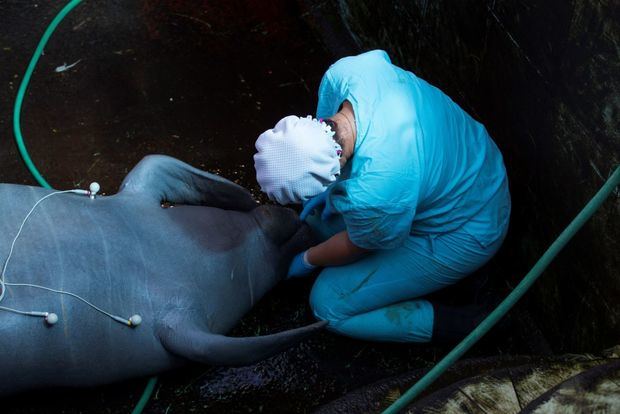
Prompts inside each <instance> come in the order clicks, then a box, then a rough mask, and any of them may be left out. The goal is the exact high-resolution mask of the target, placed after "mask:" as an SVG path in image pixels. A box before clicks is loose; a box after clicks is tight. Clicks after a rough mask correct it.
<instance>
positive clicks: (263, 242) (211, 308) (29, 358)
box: [0, 155, 324, 395]
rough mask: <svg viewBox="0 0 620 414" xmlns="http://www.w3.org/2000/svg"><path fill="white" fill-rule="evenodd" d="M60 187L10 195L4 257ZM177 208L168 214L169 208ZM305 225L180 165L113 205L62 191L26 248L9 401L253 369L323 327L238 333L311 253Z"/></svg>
mask: <svg viewBox="0 0 620 414" xmlns="http://www.w3.org/2000/svg"><path fill="white" fill-rule="evenodd" d="M50 192H51V190H47V189H43V188H38V187H28V186H21V185H11V184H0V258H1V259H0V260H2V261H1V263H2V264H3V265H4V262H5V260H6V257H7V255H8V252H9V249H10V245H11V242H12V241H13V238H14V237H15V235H16V233H17V231H18V228H19V225H20V224H21V223H22V221H23V219H24V217H25V216H26V214H27V213H28V211H29V210H30V209H31V208H32V206H33V205H34V204H35V202H36V201H37V200H39V199H40V198H41V197H43V196H45V195H46V194H49V193H50ZM163 201H169V202H172V203H176V205H175V206H174V207H172V208H162V207H161V203H162V202H163ZM300 226H301V224H300V222H299V219H298V217H297V215H296V214H295V213H294V212H293V211H291V210H289V209H285V208H281V207H276V206H261V207H257V204H256V203H255V201H254V200H253V199H252V197H251V195H250V194H249V192H247V191H246V190H245V189H243V188H242V187H240V186H238V185H236V184H234V183H231V182H230V181H227V180H225V179H223V178H221V177H218V176H216V175H212V174H209V173H206V172H203V171H201V170H198V169H195V168H193V167H191V166H189V165H187V164H185V163H182V162H181V161H179V160H176V159H174V158H170V157H167V156H161V155H153V156H148V157H146V158H144V159H143V160H142V161H141V162H140V163H139V164H138V165H137V166H136V167H135V168H134V169H133V170H132V171H131V172H130V173H129V175H128V176H127V177H126V178H125V180H124V181H123V183H122V185H121V188H120V191H119V192H118V193H117V194H116V195H113V196H107V197H96V198H95V199H94V200H92V199H90V198H89V197H87V196H83V195H77V194H58V195H54V196H51V197H50V198H48V199H46V200H44V201H43V202H42V203H41V204H40V205H39V206H38V207H37V209H35V211H34V212H33V214H32V215H31V217H30V219H29V220H28V221H27V222H26V224H25V226H24V228H23V230H22V233H21V236H20V237H19V238H18V240H17V242H16V244H15V250H14V252H13V256H12V258H11V260H10V262H9V264H8V267H7V271H6V281H7V282H12V283H32V284H37V285H43V286H46V287H50V288H53V289H60V290H66V291H70V292H73V293H75V294H78V295H80V296H82V297H84V298H85V299H87V300H89V301H90V302H92V303H93V304H95V305H96V306H98V307H100V308H102V309H104V310H106V311H107V312H109V313H111V314H114V315H119V316H122V317H125V318H127V319H128V318H129V317H130V316H132V315H134V314H139V315H140V316H141V317H142V320H143V321H142V324H140V325H139V326H137V327H133V328H132V327H128V326H126V325H123V324H121V323H119V322H116V321H114V320H112V319H110V318H109V317H107V316H105V315H102V314H101V313H99V312H97V311H95V310H94V309H92V308H90V307H89V306H87V305H86V304H84V303H82V302H80V301H79V300H77V299H75V298H73V297H70V296H67V295H61V294H57V293H52V292H47V291H43V290H40V289H35V288H32V287H23V286H7V291H6V296H5V298H4V300H3V301H2V302H1V303H0V305H2V306H6V307H10V308H16V309H20V310H25V311H32V310H34V311H47V312H54V313H56V314H57V315H58V317H59V321H58V323H57V324H56V325H53V326H49V325H47V324H46V323H45V321H44V320H43V318H39V317H32V316H24V315H17V314H14V313H10V312H7V311H0V395H6V394H11V393H15V392H19V391H23V390H28V389H33V388H41V387H50V386H94V385H98V384H105V383H110V382H114V381H119V380H123V379H127V378H131V377H138V376H146V375H152V374H155V373H158V372H161V371H164V370H168V369H171V368H174V367H178V366H181V365H183V364H186V363H188V362H189V361H190V360H191V361H197V362H201V363H207V364H217V365H245V364H250V363H253V362H256V361H259V360H261V359H264V358H267V357H269V356H271V355H273V354H275V353H277V352H279V351H281V350H283V349H284V348H286V347H288V346H290V345H292V344H294V343H295V342H297V341H299V340H301V339H303V338H304V337H306V336H307V335H309V334H311V333H313V332H314V331H316V330H318V329H320V328H321V327H322V326H323V325H324V323H321V322H318V323H316V324H313V325H309V326H307V327H303V328H298V329H294V330H290V331H285V332H281V333H278V334H274V335H268V336H262V337H248V338H231V337H226V336H224V335H225V334H226V333H227V332H228V331H229V330H230V329H231V328H232V327H233V326H234V325H235V324H236V323H237V322H238V321H239V319H240V318H241V317H242V316H243V315H244V314H245V313H246V312H247V311H248V310H249V309H250V308H251V307H252V306H253V305H254V304H255V303H256V302H257V301H258V300H259V299H260V298H261V297H262V296H263V295H264V294H265V293H266V292H267V291H268V290H269V289H271V288H272V287H273V286H274V285H275V284H276V283H277V282H278V281H279V280H281V279H282V278H283V276H284V274H285V270H286V266H287V264H288V263H289V261H290V260H291V258H292V255H293V254H294V253H296V252H297V251H299V250H300V249H302V248H304V247H306V246H305V245H304V243H306V242H307V240H306V241H304V237H303V236H300V234H301V233H303V231H300Z"/></svg>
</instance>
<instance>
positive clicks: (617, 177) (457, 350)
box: [383, 166, 620, 414]
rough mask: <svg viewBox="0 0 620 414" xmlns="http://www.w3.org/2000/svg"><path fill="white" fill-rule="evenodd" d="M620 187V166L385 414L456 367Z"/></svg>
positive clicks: (410, 399)
mask: <svg viewBox="0 0 620 414" xmlns="http://www.w3.org/2000/svg"><path fill="white" fill-rule="evenodd" d="M619 184H620V166H617V167H616V170H615V171H614V173H613V174H612V175H611V177H609V179H608V180H607V181H606V182H605V184H603V186H602V187H601V189H600V190H599V191H598V192H597V193H596V195H595V196H594V197H592V199H591V200H590V201H589V202H588V204H586V206H585V207H584V208H583V210H581V212H579V214H578V215H577V217H575V218H574V219H573V221H572V222H571V223H570V224H569V225H568V227H566V228H565V229H564V231H563V232H562V233H561V234H560V235H559V236H558V238H557V239H556V240H555V241H554V242H553V243H552V244H551V246H549V248H548V249H547V251H546V252H545V253H544V254H543V255H542V257H541V258H540V259H539V260H538V262H536V264H535V265H534V267H532V270H530V271H529V272H528V274H527V275H525V277H524V278H523V280H522V281H521V282H520V283H519V284H518V285H517V287H516V288H515V289H514V290H513V291H512V292H511V293H510V294H509V295H508V296H507V297H506V299H504V301H503V302H502V303H500V304H499V305H498V306H497V308H495V310H493V312H491V314H489V316H487V317H486V318H485V319H484V320H483V321H482V322H481V323H480V325H478V326H477V327H476V329H474V330H473V331H471V333H470V334H469V335H467V337H466V338H465V339H463V340H462V341H461V343H459V344H458V345H457V346H456V347H454V349H453V350H452V351H450V353H448V355H446V356H445V357H444V358H443V359H442V360H441V361H439V362H438V363H437V365H435V366H434V367H433V368H432V369H431V370H430V371H429V372H427V373H426V375H424V376H423V377H422V378H420V380H419V381H418V382H416V383H415V384H414V385H413V386H412V387H411V388H409V390H407V392H405V393H404V394H403V395H402V396H401V397H400V398H399V399H398V400H396V401H395V402H394V403H393V404H392V405H390V406H389V407H388V408H387V409H386V410H385V411H383V414H395V413H398V412H399V411H401V410H402V409H404V408H405V407H407V405H409V404H410V403H411V401H413V399H414V398H416V397H417V396H418V395H420V393H421V392H422V391H424V390H425V389H426V388H427V387H428V386H429V385H431V384H432V383H433V382H434V381H435V380H436V379H437V378H438V377H439V376H440V375H441V374H442V373H443V372H444V371H445V370H446V369H448V368H449V367H450V366H451V365H452V364H454V363H455V362H456V361H457V360H458V359H459V358H460V357H461V356H463V354H464V353H465V352H467V351H468V350H469V349H470V348H471V347H472V346H473V345H474V344H475V343H476V342H478V340H479V339H480V338H482V337H483V336H484V335H485V334H486V333H487V332H489V330H490V329H491V328H492V327H493V326H494V325H495V324H496V323H497V322H498V321H499V320H500V319H501V318H502V317H503V316H504V315H506V313H508V311H509V310H510V309H511V308H512V307H513V306H514V305H515V304H516V303H517V301H518V300H519V299H521V297H522V296H523V295H524V294H525V293H526V292H527V291H528V289H529V288H530V287H531V286H532V284H533V283H534V282H535V281H536V279H538V277H539V276H540V274H541V273H542V272H543V271H544V270H545V269H546V268H547V266H549V264H550V263H551V262H552V261H553V259H554V258H555V256H557V254H558V253H559V252H560V251H561V250H562V249H563V248H564V246H565V245H566V243H568V242H569V241H570V239H572V238H573V236H574V235H575V233H577V231H578V230H579V229H580V228H581V227H582V226H583V225H584V224H585V223H586V222H587V221H588V220H589V219H590V217H591V216H592V214H594V212H595V211H596V210H598V208H599V207H600V206H601V204H603V202H604V201H605V200H606V199H607V197H609V195H610V194H611V193H612V192H613V191H614V189H615V188H616V187H617V186H618V185H619Z"/></svg>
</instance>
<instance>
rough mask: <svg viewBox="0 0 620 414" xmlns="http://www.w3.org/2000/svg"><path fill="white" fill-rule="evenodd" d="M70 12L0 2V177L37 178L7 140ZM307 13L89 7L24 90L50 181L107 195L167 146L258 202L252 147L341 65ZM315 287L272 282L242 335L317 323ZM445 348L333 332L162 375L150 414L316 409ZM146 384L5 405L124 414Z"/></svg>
mask: <svg viewBox="0 0 620 414" xmlns="http://www.w3.org/2000/svg"><path fill="white" fill-rule="evenodd" d="M61 6H62V4H60V3H59V2H51V3H50V2H44V3H36V2H29V1H0V16H1V19H2V24H0V138H1V139H0V182H11V183H25V184H35V183H34V181H33V179H32V178H31V176H30V174H29V173H28V171H27V170H26V168H25V167H24V166H23V164H22V162H21V160H20V159H19V156H18V154H17V150H16V146H15V144H14V142H13V134H12V130H11V128H12V125H11V121H10V119H11V117H12V113H11V110H12V106H13V101H14V98H15V94H16V91H17V88H18V86H19V82H20V80H21V77H22V74H23V72H24V70H25V68H26V66H27V64H28V60H29V58H30V55H31V53H32V51H33V50H34V48H35V47H36V44H37V42H38V40H39V37H40V35H41V34H42V33H43V30H44V28H45V27H46V25H47V23H48V22H49V21H50V20H51V19H52V17H53V16H54V15H55V14H56V13H57V12H58V10H60V8H61ZM303 15H304V11H303V10H302V9H300V6H299V5H298V3H296V2H290V1H285V0H282V1H279V2H278V1H272V2H269V3H268V4H265V3H263V2H260V1H239V0H237V1H225V0H218V1H198V2H186V1H172V0H168V1H164V0H149V1H139V2H125V1H118V0H117V1H107V2H93V1H86V2H84V3H83V4H82V5H80V6H79V7H78V8H76V9H75V10H74V11H73V12H72V13H71V14H70V15H69V17H68V18H67V19H66V20H65V21H63V23H62V24H61V25H60V27H59V29H58V30H57V32H56V33H55V34H54V36H53V37H52V39H51V41H50V43H49V44H48V47H47V48H46V49H45V55H44V56H43V57H42V58H41V61H40V63H39V65H38V67H37V71H36V72H35V74H34V76H33V79H32V82H31V84H30V87H29V89H28V95H27V97H26V99H25V103H24V107H23V113H22V119H23V123H22V130H23V133H24V137H25V140H26V145H27V147H28V149H29V151H30V154H31V157H32V159H33V160H34V162H35V164H36V165H37V167H38V168H39V170H40V171H41V173H42V174H43V176H44V177H45V178H46V179H47V180H48V181H49V182H50V183H51V185H52V186H54V187H55V188H58V189H66V188H73V187H76V186H77V187H83V188H85V187H87V186H88V184H89V183H90V182H91V181H98V182H99V183H100V184H101V187H102V191H103V192H104V193H108V194H111V193H114V192H116V189H117V188H118V186H119V184H120V182H121V180H122V179H123V177H124V176H125V174H126V173H127V172H128V171H129V170H130V169H131V168H132V167H133V165H134V164H136V163H137V162H138V161H139V160H140V159H141V158H142V157H143V156H145V155H147V154H152V153H161V154H168V155H171V156H174V157H177V158H179V159H181V160H183V161H186V162H188V163H190V164H192V165H194V166H196V167H199V168H201V169H204V170H208V171H211V172H216V173H218V174H220V175H222V176H224V177H227V178H229V179H231V180H233V181H235V182H237V183H239V184H241V185H243V186H246V187H248V188H250V189H251V190H252V192H253V193H254V194H255V195H256V196H257V197H260V195H259V191H258V188H257V185H256V182H255V178H254V169H253V161H252V155H253V153H254V148H253V144H254V140H255V139H256V137H257V136H258V134H259V133H260V132H262V131H263V130H265V129H267V128H269V127H271V126H272V125H273V124H274V123H275V121H277V120H278V119H279V118H280V117H282V116H284V115H287V114H299V115H305V114H311V113H313V112H314V108H315V105H316V94H315V91H316V90H317V88H318V83H319V81H320V78H321V75H322V73H323V72H324V70H325V69H326V68H327V66H328V65H329V64H330V63H331V62H332V61H333V60H334V58H335V57H333V56H331V55H330V54H329V53H328V52H327V51H326V50H325V49H324V48H323V47H322V45H321V44H320V42H319V41H318V40H317V38H316V37H315V35H314V34H313V32H312V31H311V30H310V28H309V27H308V25H307V24H306V21H305V20H304V19H303ZM75 62H77V63H76V64H75V66H73V67H72V68H70V69H68V70H66V71H63V72H57V71H56V68H57V67H58V66H61V65H63V64H66V65H70V64H73V63H75ZM263 201H264V199H263ZM310 286H311V281H299V282H295V283H289V284H284V285H283V286H280V287H278V288H277V289H276V290H275V291H274V292H272V293H271V294H270V295H269V296H268V297H267V298H265V300H263V301H262V302H261V303H260V304H259V305H258V306H257V309H255V310H254V311H253V312H252V313H251V314H250V315H248V317H246V318H245V319H244V320H243V321H242V323H241V324H240V326H239V327H238V328H237V329H236V330H235V332H234V334H238V335H248V334H258V333H265V332H274V331H278V330H282V329H287V328H290V327H293V326H298V325H301V324H304V323H306V322H308V321H310V320H311V319H312V316H311V315H310V313H309V310H308V306H307V295H308V292H309V289H310ZM487 351H488V350H487ZM438 352H442V351H441V350H437V349H433V348H429V347H425V346H411V345H376V344H369V343H365V342H362V341H353V340H348V339H346V338H339V337H335V336H333V335H331V334H328V333H324V334H321V335H319V336H318V337H316V338H314V339H312V340H310V341H308V342H307V343H304V344H303V345H301V346H299V347H296V348H294V349H293V350H291V351H288V352H286V353H284V354H282V355H280V356H277V357H275V358H272V359H271V360H268V361H266V362H264V363H261V364H258V365H257V366H254V367H249V368H241V369H226V368H211V367H203V366H195V367H192V368H189V369H185V370H180V371H176V372H173V373H169V374H165V375H162V376H161V377H160V381H159V384H158V387H157V388H156V392H155V394H154V396H153V398H152V401H151V404H150V405H149V409H148V410H147V412H155V413H181V412H221V411H227V412H229V413H233V412H307V411H309V410H310V409H311V407H313V406H316V405H319V404H321V403H325V402H327V401H329V400H330V399H333V398H335V397H337V396H339V395H341V394H342V393H344V392H345V391H347V390H351V389H354V388H357V387H359V386H361V385H364V384H366V383H368V382H371V381H375V380H377V379H380V378H381V377H384V376H386V375H391V374H395V373H399V372H403V371H405V370H408V369H413V368H419V367H422V366H427V365H428V364H429V362H430V361H433V360H436V359H437V356H438ZM482 352H485V351H482ZM145 383H146V381H145V379H140V380H136V381H131V382H129V383H125V384H120V385H113V386H110V387H102V388H98V389H94V390H79V391H58V392H37V393H36V397H37V398H36V400H37V401H36V402H34V399H33V396H34V394H27V395H22V396H18V397H15V398H12V399H10V400H8V401H6V402H5V404H3V409H2V412H6V413H34V412H43V411H44V412H52V413H61V412H62V413H77V412H83V413H94V412H105V413H126V412H129V410H130V409H131V407H132V406H133V405H134V404H135V402H136V401H137V399H138V397H139V395H140V393H141V392H142V389H143V388H144V385H145Z"/></svg>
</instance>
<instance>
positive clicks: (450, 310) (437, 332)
mask: <svg viewBox="0 0 620 414" xmlns="http://www.w3.org/2000/svg"><path fill="white" fill-rule="evenodd" d="M431 304H432V305H433V312H434V321H433V336H432V338H431V342H432V343H434V344H437V345H452V344H455V343H457V342H459V341H460V340H462V339H463V338H465V337H466V336H467V335H468V334H469V333H470V332H471V331H473V330H474V328H475V327H476V326H478V324H480V322H482V321H483V320H484V318H485V317H486V316H487V315H488V313H489V308H488V307H487V306H483V305H465V306H447V305H443V304H440V303H437V302H431Z"/></svg>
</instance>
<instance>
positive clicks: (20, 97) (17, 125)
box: [13, 0, 157, 414]
mask: <svg viewBox="0 0 620 414" xmlns="http://www.w3.org/2000/svg"><path fill="white" fill-rule="evenodd" d="M81 2H82V0H71V1H70V2H69V3H67V5H66V6H65V7H63V8H62V10H61V11H60V12H59V13H58V14H57V15H56V17H54V19H53V20H52V22H51V23H50V24H49V26H48V27H47V29H45V32H44V33H43V36H42V37H41V40H40V41H39V44H38V45H37V48H36V49H35V51H34V54H33V55H32V58H31V59H30V63H29V64H28V68H27V69H26V72H25V73H24V77H23V78H22V81H21V84H20V85H19V89H18V90H17V97H16V98H15V105H14V106H13V133H14V134H15V142H16V143H17V148H18V149H19V153H20V154H21V156H22V158H23V159H24V162H25V163H26V167H27V168H28V171H30V173H31V174H32V176H33V177H34V179H35V180H37V182H38V183H39V184H40V185H41V187H44V188H52V186H51V185H49V183H48V182H47V181H46V180H45V178H43V176H42V175H41V173H40V172H39V170H37V167H35V165H34V163H33V162H32V159H31V158H30V155H29V154H28V150H27V149H26V145H25V144H24V137H23V136H22V131H21V110H22V103H23V102H24V96H25V95H26V90H27V89H28V84H29V83H30V78H31V77H32V73H33V72H34V69H35V68H36V66H37V62H38V61H39V58H40V57H41V55H42V54H43V50H44V49H45V45H47V41H48V40H49V39H50V37H51V36H52V33H54V30H56V27H57V26H58V25H59V24H60V22H61V21H62V20H63V19H64V18H65V16H67V14H69V12H70V11H71V10H73V9H74V8H75V7H76V6H77V5H78V4H80V3H81ZM156 383H157V377H152V378H150V379H149V381H148V383H147V384H146V388H145V389H144V392H143V393H142V397H140V400H139V401H138V404H137V405H136V407H135V408H134V410H133V411H132V414H140V413H141V412H142V410H143V409H144V407H145V406H146V404H147V403H148V401H149V398H150V397H151V394H152V393H153V389H154V388H155V384H156Z"/></svg>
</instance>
